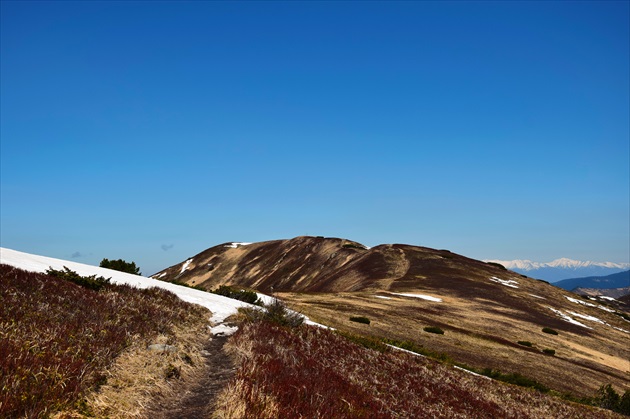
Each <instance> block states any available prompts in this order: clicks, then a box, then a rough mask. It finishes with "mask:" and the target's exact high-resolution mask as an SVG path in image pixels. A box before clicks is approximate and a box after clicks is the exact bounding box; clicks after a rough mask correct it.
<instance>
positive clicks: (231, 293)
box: [210, 285, 261, 305]
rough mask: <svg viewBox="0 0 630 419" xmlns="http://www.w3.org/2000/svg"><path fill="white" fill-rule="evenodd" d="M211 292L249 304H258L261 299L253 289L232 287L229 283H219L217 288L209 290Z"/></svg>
mask: <svg viewBox="0 0 630 419" xmlns="http://www.w3.org/2000/svg"><path fill="white" fill-rule="evenodd" d="M210 292H211V293H213V294H217V295H222V296H224V297H228V298H232V299H234V300H239V301H243V302H246V303H249V304H257V305H260V304H261V301H260V299H259V298H258V294H256V293H255V292H254V291H247V290H242V289H236V288H232V287H230V286H229V285H221V286H219V288H217V289H215V290H212V291H210Z"/></svg>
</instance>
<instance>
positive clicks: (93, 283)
mask: <svg viewBox="0 0 630 419" xmlns="http://www.w3.org/2000/svg"><path fill="white" fill-rule="evenodd" d="M46 275H49V276H52V277H55V278H59V279H63V280H65V281H70V282H73V283H75V284H77V285H80V286H82V287H84V288H88V289H91V290H94V291H99V290H101V289H102V288H103V287H105V286H107V285H109V281H110V280H111V278H104V277H102V276H98V277H97V276H96V275H91V276H81V275H79V274H78V273H76V272H75V271H72V270H70V269H68V267H66V266H64V267H63V270H56V269H53V268H52V267H49V268H48V270H47V271H46Z"/></svg>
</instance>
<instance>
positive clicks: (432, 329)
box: [424, 326, 444, 335]
mask: <svg viewBox="0 0 630 419" xmlns="http://www.w3.org/2000/svg"><path fill="white" fill-rule="evenodd" d="M424 331H425V332H429V333H436V334H438V335H443V334H444V330H442V329H440V328H439V327H437V326H427V327H425V328H424Z"/></svg>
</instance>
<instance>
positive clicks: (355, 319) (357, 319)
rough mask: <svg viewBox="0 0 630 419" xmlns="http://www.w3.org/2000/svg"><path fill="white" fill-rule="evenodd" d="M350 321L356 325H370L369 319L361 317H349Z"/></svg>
mask: <svg viewBox="0 0 630 419" xmlns="http://www.w3.org/2000/svg"><path fill="white" fill-rule="evenodd" d="M350 321H352V322H356V323H363V324H370V319H368V318H367V317H363V316H357V317H350Z"/></svg>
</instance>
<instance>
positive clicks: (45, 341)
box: [0, 265, 207, 418]
mask: <svg viewBox="0 0 630 419" xmlns="http://www.w3.org/2000/svg"><path fill="white" fill-rule="evenodd" d="M52 271H53V275H45V274H38V273H33V272H27V271H24V270H21V269H17V268H14V267H12V266H8V265H0V301H2V303H1V304H0V389H2V391H0V417H3V418H17V417H29V418H39V417H49V416H52V415H53V414H54V413H55V412H57V411H59V410H63V409H66V408H76V409H79V410H80V411H81V409H84V410H85V409H86V407H85V406H86V404H85V403H84V402H83V400H82V396H83V395H84V394H86V392H88V391H89V390H90V389H92V388H95V387H97V386H98V385H101V384H103V383H104V382H105V381H106V375H105V373H104V371H105V370H106V369H107V367H108V366H109V365H110V364H111V363H112V362H113V360H114V358H115V357H116V356H117V355H118V354H119V353H120V352H121V351H122V350H123V349H124V348H126V347H127V346H129V345H130V344H131V343H132V342H136V341H140V342H142V341H144V340H148V339H152V338H153V336H156V335H158V334H165V335H169V334H170V333H171V330H172V327H174V325H176V324H182V323H184V322H187V321H189V320H191V319H193V318H194V319H198V318H199V317H200V316H204V315H206V313H207V312H206V310H205V309H203V308H202V307H199V306H195V305H192V304H189V303H186V302H184V301H182V300H180V299H179V298H178V297H177V296H176V295H175V294H173V293H171V292H168V291H166V290H163V289H159V288H148V289H137V288H134V287H131V286H127V285H114V284H109V283H108V282H107V283H105V284H101V282H104V281H97V280H96V278H92V277H87V278H88V279H85V277H83V278H82V279H77V278H81V276H80V275H78V274H76V272H73V271H70V270H69V269H67V268H66V269H64V270H63V271H55V270H52ZM75 281H76V282H75ZM95 284H97V285H96V288H98V291H97V290H95V289H92V287H94V286H95ZM195 321H197V320H195ZM82 413H84V414H86V415H88V416H90V415H91V413H90V412H89V411H83V412H82Z"/></svg>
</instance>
